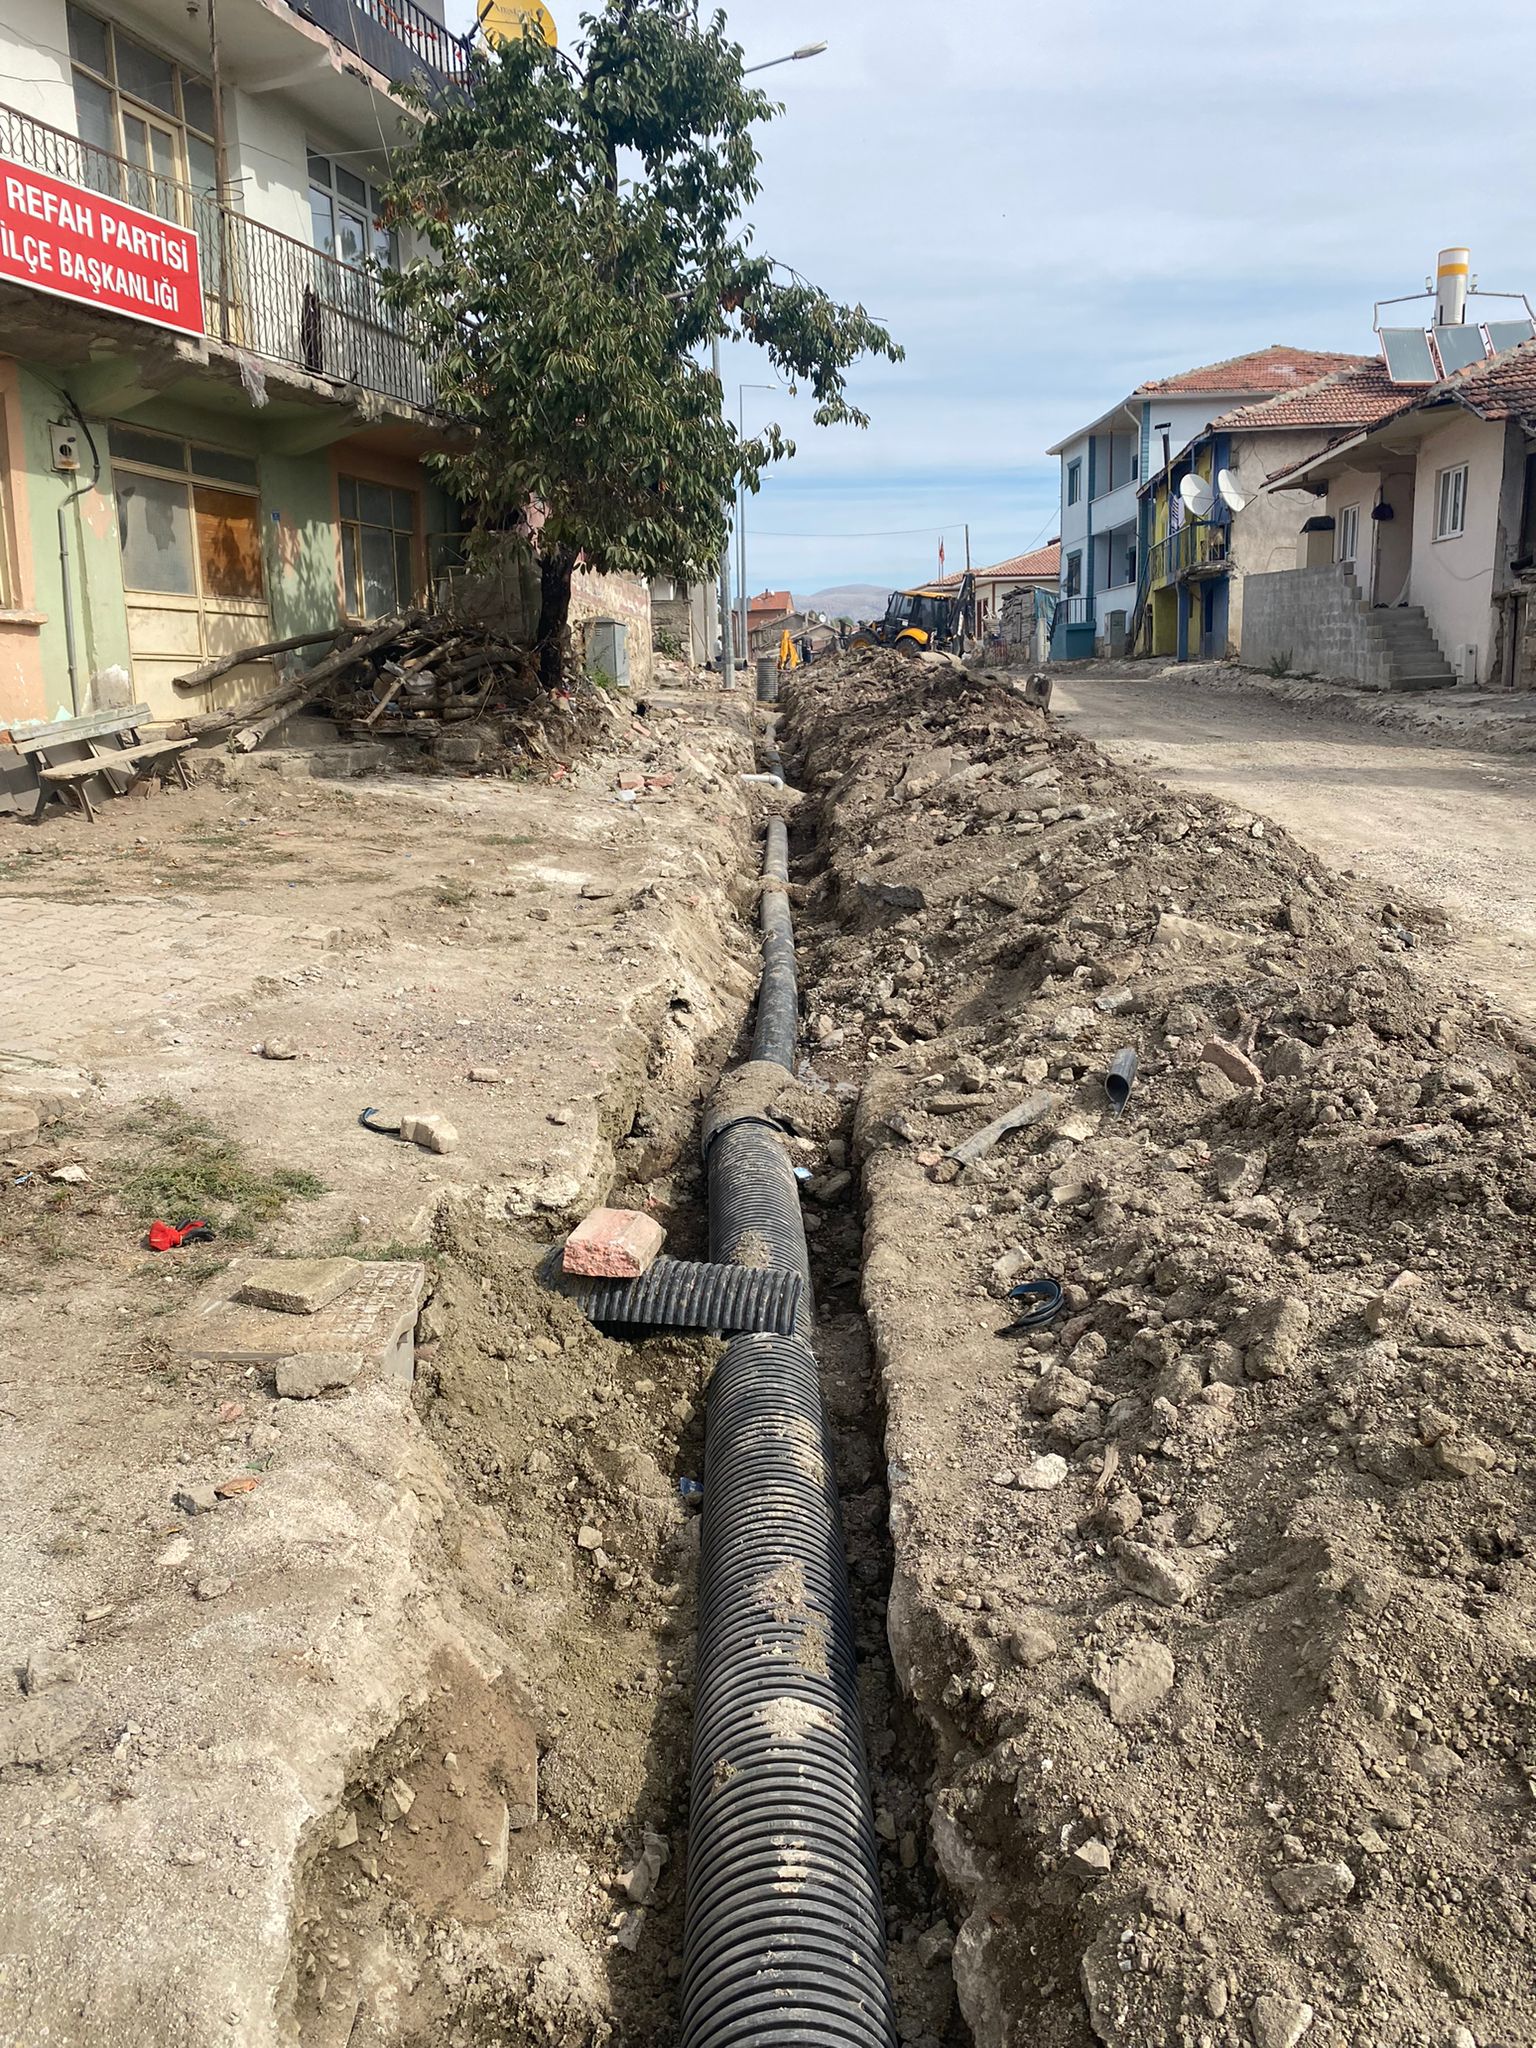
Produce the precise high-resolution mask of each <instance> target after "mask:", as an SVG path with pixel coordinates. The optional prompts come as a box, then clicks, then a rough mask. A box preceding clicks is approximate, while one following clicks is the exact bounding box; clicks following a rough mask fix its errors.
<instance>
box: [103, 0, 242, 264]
mask: <svg viewBox="0 0 1536 2048" xmlns="http://www.w3.org/2000/svg"><path fill="white" fill-rule="evenodd" d="M68 15H69V54H70V58H71V65H72V70H71V76H72V80H73V84H74V93H75V125H76V128H77V129H78V131H79V135H80V140H81V141H82V142H87V143H89V144H91V146H92V147H93V148H94V149H98V150H104V151H105V152H106V153H107V155H109V156H111V157H115V158H117V159H119V161H118V162H115V163H112V164H104V163H102V162H101V161H100V160H99V159H95V158H86V160H85V161H84V163H83V164H82V166H81V182H82V183H83V184H85V185H88V186H89V187H90V188H91V189H92V190H93V191H98V192H106V193H107V194H109V196H111V197H112V198H116V199H123V200H126V201H127V202H128V204H129V205H130V206H138V207H142V208H143V209H144V211H145V212H146V213H156V214H159V216H160V218H161V219H162V220H174V221H179V222H180V223H181V224H182V225H183V226H184V227H195V226H196V225H197V222H196V220H195V219H194V218H193V203H192V202H193V201H194V200H195V199H207V198H211V197H214V196H215V195H216V187H217V184H218V173H217V169H216V160H215V157H214V148H213V89H212V87H211V86H210V85H209V84H208V82H207V80H206V79H203V78H199V77H198V76H197V75H196V73H195V72H191V71H187V70H185V69H184V68H183V67H182V66H181V65H180V64H176V63H173V62H172V60H171V59H170V58H169V57H162V56H161V55H160V54H159V52H158V51H156V50H152V49H150V48H149V46H148V45H147V44H145V43H141V42H139V41H138V40H137V39H136V38H135V37H133V36H131V35H129V34H128V33H127V32H126V30H124V29H121V28H118V27H116V26H115V25H114V24H113V23H111V22H107V21H103V20H101V19H99V18H98V17H97V16H96V15H94V14H88V13H87V12H86V10H85V9H84V8H83V7H75V6H71V7H70V8H69V10H68ZM188 188H190V190H189V189H188Z"/></svg>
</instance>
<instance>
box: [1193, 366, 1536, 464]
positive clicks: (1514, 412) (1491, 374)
mask: <svg viewBox="0 0 1536 2048" xmlns="http://www.w3.org/2000/svg"><path fill="white" fill-rule="evenodd" d="M1374 367H1375V368H1376V370H1377V371H1378V372H1379V373H1380V375H1379V378H1378V379H1377V381H1376V383H1375V384H1374V385H1373V384H1372V383H1371V380H1369V379H1366V380H1363V389H1362V394H1361V396H1362V405H1364V403H1366V402H1368V401H1369V400H1370V399H1371V398H1372V396H1373V394H1377V393H1379V395H1380V397H1381V400H1382V403H1381V405H1380V409H1379V410H1377V411H1375V412H1373V413H1371V414H1369V415H1368V416H1367V415H1364V414H1363V413H1356V414H1354V415H1353V416H1352V417H1351V418H1349V419H1348V420H1345V419H1344V418H1343V417H1342V416H1340V415H1337V414H1336V415H1334V417H1333V419H1332V420H1330V421H1328V422H1327V424H1330V425H1332V424H1338V425H1341V426H1343V428H1344V431H1343V432H1342V433H1339V434H1335V435H1334V436H1333V437H1332V439H1331V440H1329V441H1327V442H1326V443H1325V444H1324V445H1323V446H1322V447H1321V448H1318V449H1315V450H1314V451H1313V453H1312V454H1310V455H1307V456H1304V457H1303V458H1302V460H1301V461H1300V462H1293V463H1290V464H1289V465H1288V466H1287V467H1286V468H1284V469H1277V470H1276V471H1275V472H1274V474H1273V475H1272V476H1268V477H1266V478H1265V479H1264V481H1265V482H1266V484H1274V483H1279V482H1280V481H1281V480H1282V479H1283V478H1285V477H1288V476H1294V475H1295V474H1296V472H1297V471H1298V470H1301V469H1307V468H1309V467H1310V466H1311V464H1312V463H1314V462H1316V461H1318V460H1319V458H1320V457H1322V456H1324V455H1328V454H1330V453H1331V452H1332V451H1333V450H1334V449H1336V448H1339V447H1342V446H1343V444H1344V443H1345V442H1346V441H1352V440H1353V439H1354V438H1355V436H1356V435H1357V434H1359V433H1360V432H1361V431H1362V430H1364V429H1369V428H1371V427H1379V426H1382V425H1384V424H1385V422H1386V421H1387V420H1389V419H1393V418H1395V417H1396V416H1397V414H1399V413H1404V412H1416V411H1418V410H1419V409H1420V408H1421V407H1424V406H1430V405H1444V404H1445V402H1446V401H1447V400H1448V399H1455V401H1456V402H1457V404H1459V405H1464V406H1465V407H1466V408H1467V410H1468V411H1469V412H1473V413H1476V415H1477V417H1478V418H1479V419H1483V420H1519V421H1521V422H1523V423H1524V424H1525V425H1526V427H1527V429H1528V431H1530V432H1532V433H1536V341H1522V342H1521V343H1520V344H1519V346H1518V347H1516V348H1512V349H1506V350H1505V352H1504V354H1503V355H1499V356H1493V357H1491V358H1490V359H1489V360H1488V361H1487V362H1485V363H1474V364H1473V365H1472V366H1471V368H1470V369H1466V370H1458V371H1457V372H1456V374H1455V375H1454V376H1451V377H1442V378H1441V379H1440V381H1439V382H1438V383H1436V384H1392V383H1390V382H1389V381H1388V380H1387V378H1386V373H1385V368H1384V366H1383V365H1381V364H1379V363H1378V364H1376V365H1375V366H1374ZM1388 392H1390V393H1392V394H1393V399H1392V402H1391V403H1388V402H1386V395H1387V393H1388ZM1297 395H1298V397H1302V396H1304V394H1301V393H1298V394H1297ZM1252 410H1253V411H1255V412H1260V411H1261V412H1264V413H1268V412H1269V411H1270V408H1269V407H1268V406H1264V407H1254V408H1252ZM1240 417H1241V415H1239V414H1229V415H1228V416H1227V419H1226V421H1224V422H1218V423H1217V424H1218V425H1228V426H1230V425H1231V424H1232V423H1233V422H1234V421H1236V420H1237V419H1239V418H1240ZM1249 423H1250V424H1251V421H1250V422H1249ZM1267 423H1268V422H1266V424H1267ZM1284 424H1286V425H1293V424H1323V422H1292V421H1289V420H1288V421H1286V422H1284Z"/></svg>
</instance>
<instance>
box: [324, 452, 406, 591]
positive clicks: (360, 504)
mask: <svg viewBox="0 0 1536 2048" xmlns="http://www.w3.org/2000/svg"><path fill="white" fill-rule="evenodd" d="M339 495H340V502H341V572H342V586H343V591H344V594H345V600H346V609H347V615H348V617H349V618H354V619H384V618H388V617H389V615H390V613H391V612H397V611H399V610H401V609H402V608H403V607H404V606H406V605H408V604H410V602H411V600H412V598H413V596H414V595H415V589H416V571H415V559H416V494H415V492H414V491H397V490H393V489H391V488H390V487H389V486H388V485H387V484H371V483H366V482H364V480H363V479H362V478H361V477H355V476H344V477H342V478H341V479H340V480H339Z"/></svg>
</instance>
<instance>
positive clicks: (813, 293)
mask: <svg viewBox="0 0 1536 2048" xmlns="http://www.w3.org/2000/svg"><path fill="white" fill-rule="evenodd" d="M581 29H582V36H581V40H580V42H579V43H578V45H577V56H576V57H575V58H572V57H570V56H567V55H566V54H565V53H564V52H562V51H557V50H555V49H552V48H551V47H549V46H548V45H547V44H545V43H544V42H543V41H542V40H541V39H540V38H538V37H536V36H528V37H525V38H522V39H519V40H515V41H511V42H506V43H503V44H501V45H499V46H498V47H497V48H496V49H495V50H493V51H488V52H487V51H477V52H476V53H475V54H474V55H473V57H472V58H471V62H470V70H469V75H468V79H467V81H466V83H465V85H464V86H463V88H462V89H459V88H453V89H449V90H448V91H446V92H442V91H439V92H434V93H432V94H431V95H418V102H419V105H420V109H421V112H422V116H423V120H422V126H421V128H420V131H419V134H418V137H417V140H416V141H415V143H414V144H413V146H412V147H411V148H410V150H409V151H407V152H406V153H405V154H404V155H403V156H402V157H400V158H398V159H397V168H396V175H395V178H394V182H393V184H392V187H391V191H390V195H389V212H390V217H391V218H392V219H393V220H395V221H398V222H401V223H404V224H408V225H409V226H411V227H412V228H413V229H414V230H415V231H416V233H417V235H418V236H419V237H421V238H422V240H423V241H424V242H425V243H426V244H427V245H428V246H429V247H430V249H431V251H432V253H433V256H434V257H435V259H436V260H435V261H433V262H430V263H429V262H420V263H417V264H413V265H411V266H409V267H408V268H407V269H405V270H404V271H403V272H401V273H400V274H399V275H398V276H395V277H393V278H387V279H386V280H385V289H386V291H387V292H388V293H389V295H390V297H391V299H392V301H393V302H394V303H395V304H396V305H397V306H398V307H399V308H400V309H401V310H403V311H405V312H408V313H409V314H410V315H411V316H412V317H413V318H414V320H415V321H416V322H417V323H418V324H419V326H420V327H421V328H422V329H423V330H424V333H425V337H426V342H427V347H428V349H429V353H430V360H431V361H432V364H433V373H434V377H435V379H436V383H437V389H438V393H439V398H440V402H441V404H442V405H443V407H444V409H445V410H446V411H448V412H449V413H452V414H453V415H455V416H456V417H457V418H458V419H459V420H460V421H462V422H463V423H464V431H463V433H462V435H461V437H460V438H459V439H458V440H457V441H456V443H455V445H454V446H453V447H452V448H451V449H450V450H449V451H448V452H447V453H446V454H443V455H440V456H437V457H434V458H433V460H434V461H435V462H436V464H437V466H438V468H439V470H440V472H441V474H442V476H443V478H444V481H445V482H446V483H447V485H448V487H449V488H450V489H451V490H453V491H454V492H455V493H456V494H457V496H458V497H459V498H460V500H461V501H462V502H463V503H464V505H465V506H466V508H468V509H469V511H470V513H471V515H472V517H473V518H474V521H475V524H476V527H477V529H478V530H480V531H484V532H496V531H506V530H509V529H518V528H520V527H525V523H526V520H527V516H528V512H529V508H530V507H536V508H540V510H538V511H535V513H534V525H535V526H536V529H537V531H536V536H535V546H536V549H537V553H538V557H539V566H540V584H541V615H540V624H539V641H540V650H541V654H540V660H541V669H542V673H543V676H544V679H545V681H546V682H547V683H550V684H553V683H555V682H557V681H558V680H559V678H560V675H561V673H562V669H563V663H564V659H565V655H566V651H567V647H568V643H569V635H568V630H567V623H568V618H569V611H570V595H571V577H572V574H573V572H574V570H575V568H576V566H577V562H578V559H580V558H582V557H584V558H585V560H586V561H587V562H588V563H589V564H590V565H591V567H592V568H594V569H597V570H621V569H622V570H633V571H636V572H638V573H640V574H642V575H651V574H662V573H665V574H682V575H683V576H685V577H687V578H689V579H692V578H694V577H698V576H702V575H704V574H707V573H708V572H709V571H710V570H712V568H713V567H714V565H715V564H716V563H717V562H718V560H719V558H720V554H721V551H722V549H723V546H724V543H725V535H726V530H727V510H728V507H729V506H730V504H731V502H732V498H733V495H734V492H735V489H736V485H737V480H738V478H739V479H740V480H741V481H742V482H743V483H744V484H745V486H746V488H747V489H749V490H753V491H755V490H756V489H757V487H758V481H759V478H760V476H761V474H762V471H763V469H764V468H765V467H766V466H767V465H768V464H769V463H770V462H772V461H776V460H778V459H779V458H781V457H783V456H786V455H790V454H793V452H794V448H793V444H792V443H791V442H790V441H788V440H786V439H785V437H784V436H783V435H782V433H781V432H780V430H779V429H778V428H777V427H768V428H765V429H764V430H763V431H762V432H761V433H760V434H758V435H756V436H753V437H751V438H748V439H741V438H740V437H739V436H738V435H737V433H736V431H735V429H734V428H733V427H732V426H731V424H730V423H729V421H728V420H726V419H725V418H724V417H722V406H721V389H720V384H719V381H718V379H717V378H716V377H715V376H714V375H713V374H712V372H711V371H710V370H709V368H708V367H707V365H706V361H705V357H706V355H707V352H708V350H709V348H710V345H711V343H712V342H716V341H718V340H721V339H724V338H726V337H728V336H743V337H746V338H749V339H750V340H752V341H755V342H756V343H758V344H759V346H761V347H762V348H763V349H764V350H765V351H766V352H767V354H768V356H769V357H770V359H771V360H772V362H773V364H774V365H775V367H776V369H777V370H778V371H779V373H780V374H781V375H782V376H783V377H784V378H785V379H786V381H788V382H789V383H790V384H791V385H792V386H794V385H798V384H802V383H803V384H806V385H808V386H809V388H810V390H811V392H812V393H813V394H814V396H815V399H816V413H815V418H816V421H817V424H818V425H821V426H831V425H835V424H838V423H848V424H852V425H856V426H864V425H867V424H868V421H867V417H866V415H865V414H863V413H862V412H860V411H859V409H858V408H857V407H856V406H855V405H853V404H852V403H851V401H850V399H849V397H848V393H847V384H846V373H847V371H848V369H849V368H850V366H851V365H852V364H853V363H854V362H855V361H857V360H858V358H859V357H860V356H863V355H866V354H876V355H882V356H885V357H887V358H889V359H890V360H891V361H893V362H895V361H899V360H900V359H901V354H902V351H901V350H900V349H899V348H898V347H897V346H896V344H895V343H894V342H893V341H892V340H891V337H890V336H889V335H888V334H887V333H886V331H885V329H884V328H883V327H881V326H880V325H879V324H878V323H877V322H876V321H874V320H873V319H871V318H870V316H869V315H868V314H867V313H866V312H865V311H864V310H863V308H862V307H849V306H843V305H838V304H836V303H835V302H834V301H833V300H832V299H830V298H829V297H828V296H827V294H826V293H825V292H822V291H819V290H818V289H816V287H814V286H813V285H811V284H808V283H807V282H806V280H805V279H804V278H802V277H800V276H798V275H797V274H796V273H795V272H793V271H791V270H788V269H786V268H785V267H784V266H783V265H782V264H779V263H777V262H775V261H774V260H773V259H772V258H770V257H768V256H765V255H761V254H758V253H757V252H756V251H755V250H754V248H753V246H752V234H751V230H750V228H749V227H748V226H747V225H746V223H745V222H744V220H743V213H744V210H745V209H746V208H747V207H748V206H749V205H750V203H751V202H752V200H753V199H754V198H755V197H756V195H757V193H758V190H759V185H758V177H757V167H758V155H757V149H756V146H755V144H754V142H753V139H752V128H753V126H754V124H755V123H758V122H762V121H767V120H770V119H772V118H773V117H774V116H775V115H776V114H778V113H779V112H781V111H782V109H781V108H780V107H778V106H777V105H776V104H775V103H774V102H773V101H772V100H770V99H769V97H768V96H767V95H766V94H765V93H762V92H759V91H756V90H755V89H753V88H752V87H751V86H749V85H747V84H745V83H744V82H743V78H742V53H741V50H740V47H739V46H738V45H737V44H735V43H733V42H731V41H730V40H729V38H728V37H727V35H726V32H725V17H724V15H723V14H717V15H715V16H714V17H713V19H712V20H710V21H708V22H706V23H701V22H700V21H699V20H698V18H697V7H696V0H605V4H604V5H603V6H602V7H601V8H600V9H599V11H598V12H596V13H594V14H587V15H583V17H582V22H581Z"/></svg>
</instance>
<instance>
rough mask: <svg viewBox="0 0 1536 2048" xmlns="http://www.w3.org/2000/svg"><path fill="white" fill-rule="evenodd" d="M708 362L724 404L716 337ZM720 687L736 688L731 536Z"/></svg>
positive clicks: (723, 561)
mask: <svg viewBox="0 0 1536 2048" xmlns="http://www.w3.org/2000/svg"><path fill="white" fill-rule="evenodd" d="M710 360H711V362H712V364H713V367H714V372H715V382H716V383H717V384H719V385H720V402H721V404H722V406H723V405H724V403H725V386H724V384H723V383H721V381H720V341H719V337H718V336H716V338H715V340H714V341H713V342H712V343H711V345H710ZM720 687H721V689H722V690H734V689H735V687H736V622H735V620H734V619H733V618H732V617H731V536H730V534H729V533H727V534H726V536H725V546H724V548H723V549H722V550H721V554H720Z"/></svg>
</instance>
